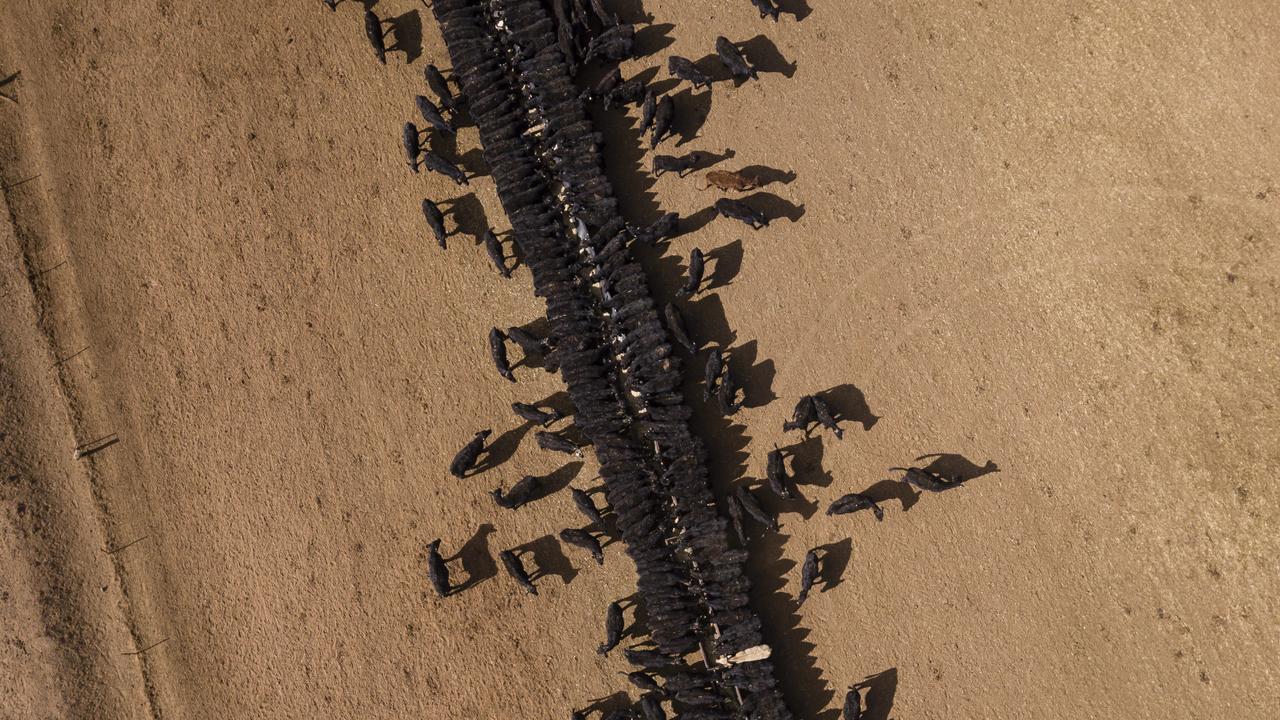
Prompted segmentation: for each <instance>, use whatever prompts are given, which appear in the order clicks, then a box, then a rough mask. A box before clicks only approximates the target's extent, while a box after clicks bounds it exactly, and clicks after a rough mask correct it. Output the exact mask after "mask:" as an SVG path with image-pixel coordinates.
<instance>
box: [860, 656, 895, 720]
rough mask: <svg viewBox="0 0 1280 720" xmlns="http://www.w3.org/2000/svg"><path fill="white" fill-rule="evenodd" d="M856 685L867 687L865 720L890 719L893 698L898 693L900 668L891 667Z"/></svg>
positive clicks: (862, 687)
mask: <svg viewBox="0 0 1280 720" xmlns="http://www.w3.org/2000/svg"><path fill="white" fill-rule="evenodd" d="M854 687H856V688H858V689H860V690H861V689H865V690H866V691H867V695H866V697H865V698H864V700H865V702H866V705H867V709H866V710H863V711H862V717H863V719H864V720H889V713H890V712H891V711H892V710H893V699H894V696H895V695H897V694H898V668H889V669H888V670H885V671H883V672H879V673H876V674H875V675H871V676H869V677H867V678H866V679H864V680H863V681H862V682H860V683H857V684H856V685H854Z"/></svg>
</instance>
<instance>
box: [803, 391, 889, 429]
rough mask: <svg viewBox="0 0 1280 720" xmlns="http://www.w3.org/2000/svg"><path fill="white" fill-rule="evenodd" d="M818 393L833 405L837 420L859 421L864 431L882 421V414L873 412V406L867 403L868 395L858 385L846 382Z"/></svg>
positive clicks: (829, 404) (828, 403)
mask: <svg viewBox="0 0 1280 720" xmlns="http://www.w3.org/2000/svg"><path fill="white" fill-rule="evenodd" d="M817 395H818V397H820V398H822V399H823V400H825V401H826V402H827V405H828V406H830V407H831V409H832V411H833V412H834V413H835V415H836V417H835V420H836V422H841V421H846V422H853V423H858V424H859V425H861V426H862V429H863V431H867V430H870V429H871V428H872V427H873V426H875V424H876V423H877V422H879V421H880V416H878V415H876V414H875V413H873V412H871V406H870V405H868V404H867V396H866V395H865V394H863V392H862V391H861V390H859V389H858V387H857V386H856V385H853V384H851V383H844V384H843V385H837V386H835V387H833V388H831V389H829V390H823V391H822V392H820V393H817Z"/></svg>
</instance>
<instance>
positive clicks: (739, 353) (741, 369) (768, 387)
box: [728, 340, 778, 408]
mask: <svg viewBox="0 0 1280 720" xmlns="http://www.w3.org/2000/svg"><path fill="white" fill-rule="evenodd" d="M758 355H759V344H758V343H757V342H756V341H755V340H752V341H750V342H746V343H743V344H742V345H739V346H737V347H734V348H730V349H729V360H728V364H729V369H730V371H731V372H732V373H733V377H734V378H735V379H736V380H737V382H738V386H739V387H741V388H742V392H743V399H742V406H743V407H749V408H755V407H763V406H765V405H768V404H769V403H771V402H773V401H774V400H776V399H777V397H778V396H777V395H775V394H774V392H773V378H774V376H776V375H777V369H776V368H775V367H774V364H773V360H762V361H760V362H759V363H757V362H756V357H757V356H758Z"/></svg>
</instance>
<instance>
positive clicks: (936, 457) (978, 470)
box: [916, 453, 1000, 481]
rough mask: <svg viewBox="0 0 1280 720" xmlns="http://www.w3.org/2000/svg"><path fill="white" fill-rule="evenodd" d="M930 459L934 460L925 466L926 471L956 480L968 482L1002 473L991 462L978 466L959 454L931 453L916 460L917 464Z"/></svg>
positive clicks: (998, 467) (997, 466)
mask: <svg viewBox="0 0 1280 720" xmlns="http://www.w3.org/2000/svg"><path fill="white" fill-rule="evenodd" d="M928 458H933V459H932V460H931V461H930V462H929V464H928V465H925V466H924V469H925V470H927V471H929V472H932V473H937V474H938V475H941V476H943V477H945V478H951V479H954V480H960V481H968V480H973V479H974V478H980V477H982V476H983V475H990V474H991V473H996V472H1000V466H999V465H997V464H995V462H993V461H991V460H988V461H987V462H986V464H984V465H978V464H976V463H974V462H972V461H970V460H969V459H968V458H966V457H965V456H963V455H960V454H959V453H929V454H928V455H921V456H920V457H918V458H916V462H920V461H922V460H926V459H928Z"/></svg>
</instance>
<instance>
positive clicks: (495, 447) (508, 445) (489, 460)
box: [468, 422, 531, 476]
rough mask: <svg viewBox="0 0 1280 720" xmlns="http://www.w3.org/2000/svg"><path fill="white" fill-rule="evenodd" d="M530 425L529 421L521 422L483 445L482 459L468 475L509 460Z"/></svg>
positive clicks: (489, 468) (477, 473) (476, 473)
mask: <svg viewBox="0 0 1280 720" xmlns="http://www.w3.org/2000/svg"><path fill="white" fill-rule="evenodd" d="M530 427H531V423H527V422H526V423H522V424H520V425H517V426H516V427H514V428H511V429H510V430H508V431H506V432H504V433H502V434H501V435H499V436H498V437H497V439H495V440H494V441H493V442H491V443H489V444H488V446H486V447H485V453H484V460H483V461H481V462H478V463H476V466H475V470H474V471H473V472H471V473H469V474H468V476H470V475H479V474H480V473H482V472H484V471H486V470H491V469H493V468H496V467H498V466H499V465H501V464H502V463H504V462H506V461H508V460H510V459H511V457H512V456H513V455H515V454H516V450H517V449H519V448H520V441H521V440H523V439H524V436H525V435H527V434H528V432H529V428H530Z"/></svg>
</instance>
